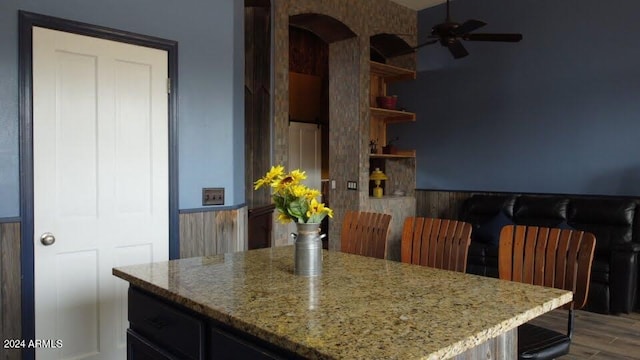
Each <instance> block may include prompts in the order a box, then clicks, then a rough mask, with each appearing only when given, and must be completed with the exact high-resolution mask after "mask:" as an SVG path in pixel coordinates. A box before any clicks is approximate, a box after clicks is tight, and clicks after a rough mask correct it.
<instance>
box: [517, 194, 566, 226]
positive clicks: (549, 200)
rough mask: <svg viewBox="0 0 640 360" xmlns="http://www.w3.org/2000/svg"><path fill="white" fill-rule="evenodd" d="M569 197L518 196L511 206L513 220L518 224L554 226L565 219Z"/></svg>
mask: <svg viewBox="0 0 640 360" xmlns="http://www.w3.org/2000/svg"><path fill="white" fill-rule="evenodd" d="M568 204H569V199H567V198H565V197H556V196H524V195H523V196H520V197H518V199H517V200H516V203H515V205H514V207H513V220H514V221H515V222H516V224H520V225H533V226H545V227H554V226H556V225H557V224H559V223H561V222H562V221H565V220H567V205H568Z"/></svg>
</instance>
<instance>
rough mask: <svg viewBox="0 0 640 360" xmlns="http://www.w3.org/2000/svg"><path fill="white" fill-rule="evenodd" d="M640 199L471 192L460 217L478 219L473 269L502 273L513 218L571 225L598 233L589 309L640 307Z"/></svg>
mask: <svg viewBox="0 0 640 360" xmlns="http://www.w3.org/2000/svg"><path fill="white" fill-rule="evenodd" d="M637 207H638V204H637V201H636V200H635V199H629V198H609V197H580V196H575V197H572V196H542V195H540V196H538V195H535V196H534V195H484V194H476V195H473V196H471V197H470V198H468V199H467V200H466V201H465V202H464V204H463V206H462V209H461V212H460V220H463V221H466V222H469V223H471V224H472V225H473V233H472V235H471V238H472V241H471V245H470V247H469V257H468V262H467V272H468V273H472V274H478V275H484V276H492V277H498V243H499V242H498V234H499V231H500V229H501V228H502V226H504V225H507V224H513V223H515V224H522V225H537V226H546V227H560V228H563V227H568V228H574V229H577V230H583V231H588V232H591V233H593V234H594V235H595V236H596V252H595V256H594V261H593V265H592V273H591V283H590V289H589V297H588V302H587V306H586V309H587V310H589V311H593V312H598V313H604V314H609V313H612V314H616V313H629V312H631V311H633V310H634V308H635V307H638V305H639V304H640V299H638V300H639V301H638V303H639V304H636V292H637V289H638V288H639V286H640V285H639V280H640V277H639V275H638V272H639V270H640V269H639V266H638V260H639V259H638V253H639V252H640V209H637ZM639 297H640V296H639Z"/></svg>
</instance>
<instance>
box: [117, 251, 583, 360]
mask: <svg viewBox="0 0 640 360" xmlns="http://www.w3.org/2000/svg"><path fill="white" fill-rule="evenodd" d="M293 251H294V249H293V246H284V247H277V248H269V249H260V250H251V251H246V252H238V253H230V254H224V255H217V256H209V257H201V258H190V259H181V260H173V261H169V262H158V263H153V264H143V265H133V266H127V267H120V268H114V269H113V274H114V275H115V276H117V277H120V278H122V279H124V280H126V281H129V282H130V283H131V284H133V285H135V286H138V287H140V288H142V289H144V290H147V291H149V292H151V293H154V294H156V295H159V296H160V297H163V298H166V299H168V300H170V301H173V302H176V303H179V304H182V305H183V306H185V307H187V308H190V309H192V310H194V311H196V312H198V313H200V314H203V315H206V316H208V317H210V318H213V319H215V320H218V321H220V322H222V323H225V324H228V325H230V326H233V327H235V328H237V329H240V330H242V331H245V332H247V333H249V334H252V335H254V336H257V337H258V338H261V339H263V340H266V341H268V342H270V343H273V344H276V345H278V346H280V347H282V348H284V349H288V350H290V351H293V352H295V353H297V354H300V355H302V356H305V357H308V358H319V359H446V358H449V357H452V356H455V355H457V354H459V353H462V352H464V351H465V350H467V349H469V348H472V347H474V346H476V345H478V344H480V343H483V342H485V341H486V340H488V339H490V338H493V337H495V336H497V335H499V334H502V333H504V332H506V331H508V330H510V329H513V328H514V327H516V326H518V325H520V324H523V323H525V322H527V321H528V320H530V319H533V318H535V317H537V316H539V315H541V314H543V313H546V312H548V311H550V310H552V309H554V308H557V307H559V306H561V305H563V304H565V303H568V302H569V301H571V298H572V294H571V292H568V291H564V290H558V289H551V288H543V287H539V286H532V285H526V284H521V283H515V282H508V281H501V280H497V279H493V278H487V277H482V276H476V275H469V274H462V273H456V272H450V271H444V270H437V269H432V268H428V267H423V266H417V265H410V264H404V263H400V262H395V261H388V260H380V259H373V258H367V257H362V256H357V255H351V254H346V253H341V252H335V251H326V250H323V251H324V253H323V257H324V260H323V267H324V268H323V273H322V275H321V276H320V277H315V278H308V277H301V276H296V275H294V274H293Z"/></svg>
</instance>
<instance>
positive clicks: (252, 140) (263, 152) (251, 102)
mask: <svg viewBox="0 0 640 360" xmlns="http://www.w3.org/2000/svg"><path fill="white" fill-rule="evenodd" d="M270 89H271V10H270V8H269V7H245V197H246V202H247V203H248V204H258V205H262V204H266V203H268V202H269V201H270V200H269V189H261V190H259V191H254V190H253V181H255V180H256V179H258V178H259V177H262V176H263V175H264V174H265V173H266V172H267V171H268V170H269V167H270V166H271V156H270V155H271V136H270V134H271V110H270V104H271V93H270Z"/></svg>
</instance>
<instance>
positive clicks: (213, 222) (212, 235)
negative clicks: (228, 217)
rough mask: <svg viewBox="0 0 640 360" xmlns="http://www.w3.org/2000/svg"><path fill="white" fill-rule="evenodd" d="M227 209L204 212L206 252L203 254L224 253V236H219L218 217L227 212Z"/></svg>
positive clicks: (203, 233)
mask: <svg viewBox="0 0 640 360" xmlns="http://www.w3.org/2000/svg"><path fill="white" fill-rule="evenodd" d="M225 212H226V211H209V212H206V213H203V214H202V217H203V224H202V225H203V226H204V230H203V232H202V237H203V248H204V252H203V253H202V255H203V256H207V255H215V254H224V252H225V250H226V249H225V248H224V246H223V245H224V244H223V243H224V239H225V238H224V237H219V236H218V232H217V228H218V226H219V225H218V217H219V216H220V213H225Z"/></svg>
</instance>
